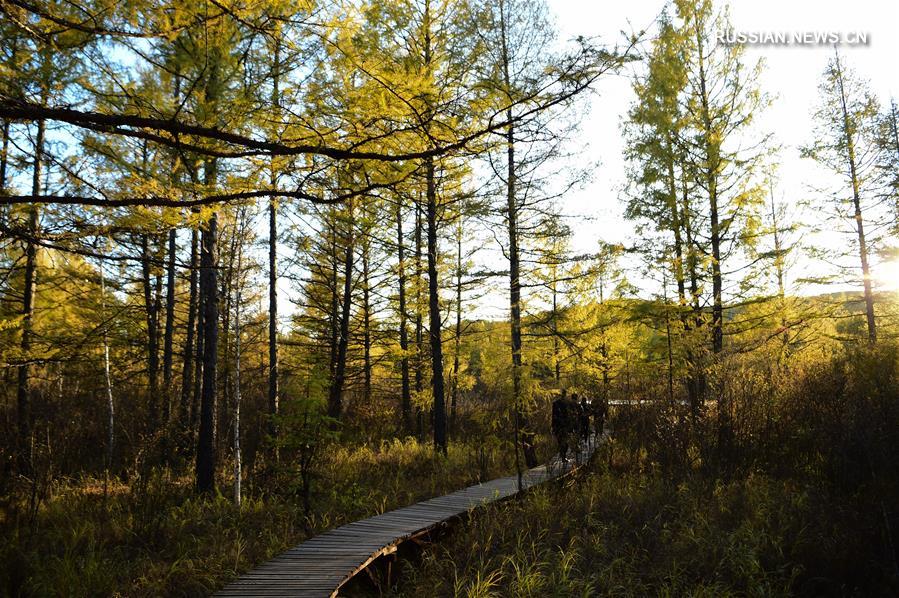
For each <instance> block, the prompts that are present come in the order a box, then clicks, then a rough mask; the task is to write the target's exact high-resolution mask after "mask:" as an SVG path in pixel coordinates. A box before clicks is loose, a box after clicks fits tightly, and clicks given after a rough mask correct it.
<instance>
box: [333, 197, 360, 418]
mask: <svg viewBox="0 0 899 598" xmlns="http://www.w3.org/2000/svg"><path fill="white" fill-rule="evenodd" d="M348 211H349V216H348V218H347V220H348V222H347V239H346V252H345V253H344V259H343V301H342V304H341V312H340V332H339V336H338V339H337V362H336V363H335V364H334V377H333V379H332V380H331V388H330V391H329V393H328V416H329V417H333V418H335V419H339V418H340V414H341V411H342V410H343V404H342V399H343V385H344V382H345V381H346V355H347V347H348V346H349V341H350V307H351V304H352V291H353V245H354V237H355V231H354V230H353V229H354V227H355V223H354V221H353V204H352V201H351V202H350V204H349V206H348Z"/></svg>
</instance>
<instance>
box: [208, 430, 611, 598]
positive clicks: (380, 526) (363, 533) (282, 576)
mask: <svg viewBox="0 0 899 598" xmlns="http://www.w3.org/2000/svg"><path fill="white" fill-rule="evenodd" d="M594 446H595V441H594V439H593V438H592V437H591V439H590V441H589V442H588V443H587V445H586V446H585V447H582V450H581V452H580V461H581V462H584V461H586V459H587V458H588V457H589V456H590V454H591V453H592V452H593V449H594ZM577 465H578V463H577V462H575V461H573V460H571V459H569V460H568V461H567V462H564V463H563V462H560V461H559V459H558V458H555V459H553V460H552V461H550V463H549V464H548V465H541V466H540V467H535V468H534V469H530V470H528V471H526V472H524V473H523V475H522V489H525V490H526V489H528V488H532V487H534V486H537V485H539V484H542V483H543V482H546V481H547V480H551V479H554V478H557V477H559V476H562V475H564V474H567V473H569V472H571V471H572V470H573V469H575V468H576V467H577ZM515 494H518V476H509V477H505V478H499V479H496V480H492V481H490V482H485V483H483V484H476V485H474V486H469V487H468V488H465V489H463V490H459V491H457V492H453V493H452V494H447V495H446V496H440V497H438V498H432V499H431V500H426V501H424V502H420V503H417V504H414V505H411V506H408V507H403V508H401V509H396V510H395V511H390V512H388V513H384V514H382V515H376V516H374V517H369V518H368V519H363V520H361V521H355V522H353V523H349V524H347V525H344V526H341V527H338V528H336V529H333V530H331V531H329V532H325V533H323V534H321V535H319V536H315V537H314V538H310V539H309V540H306V541H305V542H303V543H302V544H300V545H298V546H296V547H294V548H292V549H290V550H288V551H287V552H285V553H283V554H281V555H280V556H277V557H275V558H274V559H272V560H270V561H268V562H266V563H264V564H262V565H260V566H259V567H257V568H255V569H253V570H252V571H250V572H248V573H246V574H245V575H243V576H241V577H239V578H238V579H237V580H235V581H234V582H232V583H231V584H229V585H227V586H226V587H225V588H224V589H222V590H221V591H220V592H218V593H217V594H216V596H228V597H236V596H241V597H259V598H262V597H266V598H271V597H276V596H285V597H286V596H294V597H318V598H320V597H323V596H337V593H338V592H339V590H340V589H341V587H342V586H343V585H344V584H346V583H347V582H348V581H349V580H350V579H352V578H353V577H354V576H355V575H357V574H358V573H360V572H362V571H364V570H365V569H366V568H367V567H368V566H369V565H371V564H372V563H373V562H374V561H375V560H377V559H378V558H380V557H382V556H385V555H389V554H392V553H395V552H396V551H397V548H398V547H399V546H400V545H401V544H403V543H404V542H408V541H410V540H414V539H415V538H417V537H419V536H423V535H425V534H427V533H428V532H430V531H432V530H433V529H434V528H436V527H437V526H438V525H440V524H441V523H443V522H445V521H447V520H450V519H453V518H455V517H459V516H462V515H465V514H467V513H469V512H470V511H472V510H473V509H476V508H478V507H480V506H483V505H485V504H488V503H491V502H495V501H498V500H502V499H504V498H509V497H511V496H514V495H515Z"/></svg>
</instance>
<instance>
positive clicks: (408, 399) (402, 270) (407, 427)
mask: <svg viewBox="0 0 899 598" xmlns="http://www.w3.org/2000/svg"><path fill="white" fill-rule="evenodd" d="M396 246H397V257H398V260H397V276H398V278H399V312H400V313H399V316H400V351H402V357H401V359H400V375H401V377H402V382H401V393H402V394H401V397H400V410H401V412H402V424H403V430H404V431H405V432H406V433H411V432H412V396H411V392H410V388H409V332H408V331H407V330H406V256H405V243H404V239H403V201H402V199H401V198H400V197H397V201H396Z"/></svg>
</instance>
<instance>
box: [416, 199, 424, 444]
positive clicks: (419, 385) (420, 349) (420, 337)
mask: <svg viewBox="0 0 899 598" xmlns="http://www.w3.org/2000/svg"><path fill="white" fill-rule="evenodd" d="M422 224H423V222H422V217H421V202H420V201H416V202H415V394H416V395H418V396H420V395H421V391H422V390H424V363H425V355H424V353H425V351H424V322H423V321H422V320H423V316H422V312H423V311H424V310H423V309H422V300H421V296H422V293H421V291H422V280H423V274H424V269H423V267H422ZM415 420H416V431H417V434H418V440H419V441H424V414H423V413H422V410H421V408H416V413H415Z"/></svg>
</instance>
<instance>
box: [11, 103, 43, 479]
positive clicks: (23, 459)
mask: <svg viewBox="0 0 899 598" xmlns="http://www.w3.org/2000/svg"><path fill="white" fill-rule="evenodd" d="M45 130H46V127H45V124H44V121H43V120H39V121H38V123H37V134H36V135H35V138H34V168H33V171H32V174H31V194H32V195H40V193H41V167H42V165H43V155H44V133H45ZM39 220H40V215H39V213H38V208H37V205H36V204H31V205H30V206H29V208H28V239H27V240H26V241H25V271H24V273H23V287H22V338H21V341H20V344H19V347H20V349H21V350H22V360H23V361H22V364H21V365H19V371H18V374H19V379H18V385H17V388H16V410H17V427H18V430H17V431H18V436H19V439H18V440H19V470H20V471H21V472H22V473H28V472H30V471H31V465H32V458H31V457H32V455H31V445H32V443H31V384H30V382H31V381H30V378H29V374H30V372H29V363H28V362H29V360H30V359H31V345H32V340H33V336H34V297H35V287H36V286H37V246H36V245H35V244H34V241H33V239H35V238H36V237H37V234H38V226H39Z"/></svg>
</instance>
